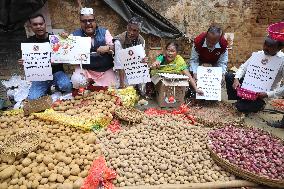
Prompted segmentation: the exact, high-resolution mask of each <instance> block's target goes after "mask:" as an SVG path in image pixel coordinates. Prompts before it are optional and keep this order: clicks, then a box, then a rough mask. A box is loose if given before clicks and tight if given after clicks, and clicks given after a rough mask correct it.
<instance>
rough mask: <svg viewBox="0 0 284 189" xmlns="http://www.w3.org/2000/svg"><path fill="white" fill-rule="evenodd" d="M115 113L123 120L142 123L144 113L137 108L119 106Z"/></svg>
mask: <svg viewBox="0 0 284 189" xmlns="http://www.w3.org/2000/svg"><path fill="white" fill-rule="evenodd" d="M115 115H116V116H117V117H118V118H119V119H121V120H123V121H127V122H132V123H140V122H141V119H142V117H143V115H144V113H143V112H141V111H140V110H137V109H135V108H131V107H129V108H128V107H124V106H118V107H117V108H116V109H115Z"/></svg>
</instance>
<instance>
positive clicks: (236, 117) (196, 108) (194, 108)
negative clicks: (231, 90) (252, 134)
mask: <svg viewBox="0 0 284 189" xmlns="http://www.w3.org/2000/svg"><path fill="white" fill-rule="evenodd" d="M220 106H222V108H223V109H226V112H229V113H230V114H231V115H230V116H228V115H225V116H226V119H227V120H226V119H220V120H215V119H208V118H207V117H206V115H204V114H203V113H202V114H201V113H199V112H202V111H203V108H206V109H212V110H214V113H215V114H218V112H216V111H217V110H218V107H220ZM189 107H190V110H191V111H190V112H189V113H190V114H192V115H194V117H195V120H196V121H197V122H198V123H200V124H202V125H204V126H206V127H214V128H218V127H224V126H228V125H234V126H240V127H246V125H244V115H243V114H242V113H240V112H238V111H236V109H235V108H234V107H233V106H232V105H231V104H229V103H226V102H216V103H210V102H207V101H205V102H203V101H201V102H200V101H193V102H192V104H191V105H189ZM211 113H212V112H211ZM218 117H224V115H222V114H221V113H220V116H218Z"/></svg>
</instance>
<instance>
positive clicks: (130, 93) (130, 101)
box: [108, 86, 139, 107]
mask: <svg viewBox="0 0 284 189" xmlns="http://www.w3.org/2000/svg"><path fill="white" fill-rule="evenodd" d="M108 91H109V92H111V93H113V94H114V95H116V96H118V97H119V98H120V99H121V102H122V105H123V106H127V107H131V106H134V105H135V103H136V102H137V101H138V99H139V96H138V95H137V92H136V90H135V89H134V87H133V86H129V87H127V88H125V89H114V88H109V89H108Z"/></svg>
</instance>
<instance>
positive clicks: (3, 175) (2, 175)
mask: <svg viewBox="0 0 284 189" xmlns="http://www.w3.org/2000/svg"><path fill="white" fill-rule="evenodd" d="M15 172H16V167H15V165H11V166H9V167H6V168H5V169H4V170H2V171H1V172H0V180H5V179H7V178H9V177H11V176H12V175H13V174H14V173H15Z"/></svg>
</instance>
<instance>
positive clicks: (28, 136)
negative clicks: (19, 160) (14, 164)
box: [0, 131, 41, 157]
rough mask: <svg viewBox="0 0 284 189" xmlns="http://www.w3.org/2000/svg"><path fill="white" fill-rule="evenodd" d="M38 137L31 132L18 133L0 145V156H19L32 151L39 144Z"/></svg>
mask: <svg viewBox="0 0 284 189" xmlns="http://www.w3.org/2000/svg"><path fill="white" fill-rule="evenodd" d="M40 141H41V140H40V136H39V135H38V134H37V133H36V132H33V131H20V132H18V133H16V134H15V135H13V136H10V137H9V138H7V139H6V140H5V141H4V143H3V144H2V145H0V154H1V155H7V156H15V157H17V156H21V155H23V154H27V153H30V152H32V151H34V150H35V149H36V148H37V147H38V145H39V143H40Z"/></svg>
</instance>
